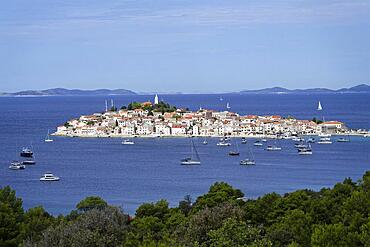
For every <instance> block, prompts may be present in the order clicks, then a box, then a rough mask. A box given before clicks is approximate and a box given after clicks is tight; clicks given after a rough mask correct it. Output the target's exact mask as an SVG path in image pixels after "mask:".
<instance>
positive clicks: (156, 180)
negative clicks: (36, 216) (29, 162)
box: [0, 94, 370, 214]
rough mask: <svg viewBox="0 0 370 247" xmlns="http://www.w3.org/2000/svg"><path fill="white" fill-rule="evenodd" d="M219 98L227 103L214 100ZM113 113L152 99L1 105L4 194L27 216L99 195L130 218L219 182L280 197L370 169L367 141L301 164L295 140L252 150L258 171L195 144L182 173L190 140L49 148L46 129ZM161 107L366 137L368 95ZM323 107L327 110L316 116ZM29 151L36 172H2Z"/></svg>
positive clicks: (63, 141) (318, 152) (99, 141)
mask: <svg viewBox="0 0 370 247" xmlns="http://www.w3.org/2000/svg"><path fill="white" fill-rule="evenodd" d="M220 97H222V98H223V100H222V101H221V100H220ZM111 98H112V99H114V102H115V104H116V105H117V106H121V105H123V104H127V103H129V102H131V101H134V100H136V101H146V100H152V99H153V96H152V95H150V96H144V95H139V96H112V97H103V96H96V97H77V96H75V97H64V96H63V97H0V186H5V185H10V186H11V187H12V188H14V189H15V190H16V192H17V195H18V196H20V197H22V198H23V202H24V206H25V207H26V208H30V207H34V206H37V205H42V206H43V207H45V208H46V210H48V211H49V212H51V213H53V214H59V213H63V214H66V213H68V212H69V211H70V210H72V209H73V208H74V207H75V205H76V204H77V203H78V202H79V201H80V200H81V199H83V198H84V197H86V196H89V195H98V196H101V197H103V198H104V199H105V200H107V201H108V202H109V203H111V204H114V205H118V206H121V207H122V208H123V209H124V210H125V211H127V212H129V213H131V214H133V213H134V212H135V209H136V208H137V207H138V206H139V205H140V204H141V203H143V202H151V201H157V200H159V199H162V198H163V199H166V200H168V201H169V202H170V205H172V206H175V205H177V203H178V201H180V200H181V199H182V198H183V197H184V196H185V195H187V194H189V195H191V196H192V197H193V198H196V197H197V196H199V195H201V194H204V193H206V192H207V190H208V188H209V186H210V185H211V184H212V183H214V182H216V181H226V182H228V183H230V184H231V185H233V186H234V187H236V188H239V189H241V190H242V191H243V192H244V193H245V194H246V197H249V198H255V197H258V196H261V195H263V194H265V193H268V192H273V191H275V192H278V193H286V192H290V191H294V190H297V189H303V188H310V189H314V190H319V189H321V188H322V187H329V186H333V185H334V184H335V183H337V182H340V181H343V179H344V178H346V177H351V178H352V179H354V180H357V179H360V178H361V176H362V175H363V173H364V172H365V171H366V170H370V159H369V151H370V138H367V139H366V138H362V137H353V138H351V142H350V143H337V142H334V143H333V144H332V145H318V144H314V145H313V149H314V154H313V155H311V156H305V157H302V156H299V155H297V151H296V150H295V148H294V147H293V144H292V141H289V140H281V141H279V142H280V144H281V146H282V148H283V150H282V151H281V152H267V151H265V150H263V148H257V147H254V146H252V143H253V140H249V141H248V144H246V145H249V146H250V148H251V149H252V150H253V152H254V155H255V159H256V161H257V165H256V166H252V167H244V166H240V165H239V160H240V159H241V158H244V157H245V156H246V155H247V153H248V151H247V147H246V145H239V147H240V149H241V150H240V151H241V156H240V157H229V156H228V155H227V153H228V151H229V150H230V149H231V148H230V147H217V146H216V143H217V141H218V140H217V139H209V140H208V142H209V144H208V145H201V142H202V141H203V139H202V138H195V139H194V142H195V143H196V145H197V147H198V151H199V154H200V157H201V160H202V165H201V166H193V167H187V166H181V165H180V164H179V160H180V159H181V158H184V157H185V156H187V155H188V154H189V150H190V144H189V143H190V142H189V139H188V138H137V139H135V145H132V146H130V145H121V140H119V139H115V138H110V139H104V138H85V139H84V138H65V137H53V139H54V142H53V143H45V142H44V138H45V136H46V134H47V131H48V129H50V130H51V131H54V130H55V128H56V126H58V125H61V124H63V123H64V122H65V121H66V120H69V119H71V118H74V117H78V116H80V115H82V114H90V113H94V112H99V111H103V110H104V108H105V106H104V100H105V99H108V100H109V99H111ZM160 98H161V99H163V100H165V101H167V102H169V103H171V104H173V105H176V106H178V107H189V108H190V109H192V110H196V109H198V108H199V107H202V108H208V109H215V110H223V109H225V106H226V102H229V103H230V106H231V110H232V111H235V112H238V113H240V114H278V115H282V116H294V117H297V118H302V119H311V118H312V117H319V118H321V117H322V115H324V116H325V119H326V120H340V121H343V122H345V123H346V124H347V125H348V126H349V127H351V128H362V129H370V97H369V95H368V94H321V95H315V94H313V95H290V94H289V95H238V94H227V95H163V96H160ZM318 100H320V101H321V103H322V105H323V107H324V111H323V112H321V113H318V112H317V111H316V107H317V102H318ZM31 144H32V147H33V150H34V152H35V159H36V161H37V164H36V165H35V166H28V167H27V169H25V170H22V171H12V170H9V169H8V166H9V163H10V161H12V160H14V159H19V151H20V150H21V148H22V147H23V146H30V145H31ZM46 171H52V172H53V173H54V174H55V175H57V176H60V177H61V180H60V181H59V182H55V183H42V182H40V181H39V177H40V176H41V175H42V174H43V173H45V172H46Z"/></svg>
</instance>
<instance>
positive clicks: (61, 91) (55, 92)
mask: <svg viewBox="0 0 370 247" xmlns="http://www.w3.org/2000/svg"><path fill="white" fill-rule="evenodd" d="M235 93H239V94H318V93H370V86H369V85H366V84H360V85H357V86H354V87H350V88H341V89H338V90H333V89H327V88H310V89H287V88H283V87H272V88H264V89H257V90H243V91H240V92H235ZM138 94H142V95H149V94H155V93H152V92H151V93H149V92H140V93H136V92H134V91H131V90H127V89H95V90H82V89H65V88H52V89H46V90H25V91H19V92H15V93H1V92H0V96H108V95H138ZM161 94H181V93H179V92H178V93H161Z"/></svg>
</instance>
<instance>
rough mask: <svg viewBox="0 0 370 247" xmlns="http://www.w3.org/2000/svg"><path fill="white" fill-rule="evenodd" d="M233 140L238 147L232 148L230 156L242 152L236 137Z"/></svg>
mask: <svg viewBox="0 0 370 247" xmlns="http://www.w3.org/2000/svg"><path fill="white" fill-rule="evenodd" d="M233 140H234V142H235V147H236V149H235V150H231V151H230V152H229V155H230V156H237V155H239V154H240V152H239V146H238V143H237V142H236V141H235V138H234V139H233Z"/></svg>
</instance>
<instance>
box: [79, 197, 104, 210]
mask: <svg viewBox="0 0 370 247" xmlns="http://www.w3.org/2000/svg"><path fill="white" fill-rule="evenodd" d="M107 205H108V204H107V202H106V201H104V200H103V199H101V198H100V197H98V196H89V197H86V198H85V199H83V200H82V201H80V202H79V203H78V204H77V205H76V208H77V209H78V210H80V211H88V210H91V209H94V208H96V209H102V208H105V207H106V206H107Z"/></svg>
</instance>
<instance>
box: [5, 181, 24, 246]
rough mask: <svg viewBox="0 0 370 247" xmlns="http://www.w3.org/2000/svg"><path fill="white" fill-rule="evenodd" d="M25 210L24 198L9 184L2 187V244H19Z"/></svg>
mask: <svg viewBox="0 0 370 247" xmlns="http://www.w3.org/2000/svg"><path fill="white" fill-rule="evenodd" d="M23 217H24V211H23V207H22V200H21V199H20V198H17V197H16V195H15V191H14V190H12V189H11V188H10V187H9V186H5V187H4V188H0V246H4V247H7V246H9V247H10V246H18V244H19V243H20V242H21V240H22V239H21V235H20V233H21V230H22V224H23Z"/></svg>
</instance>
